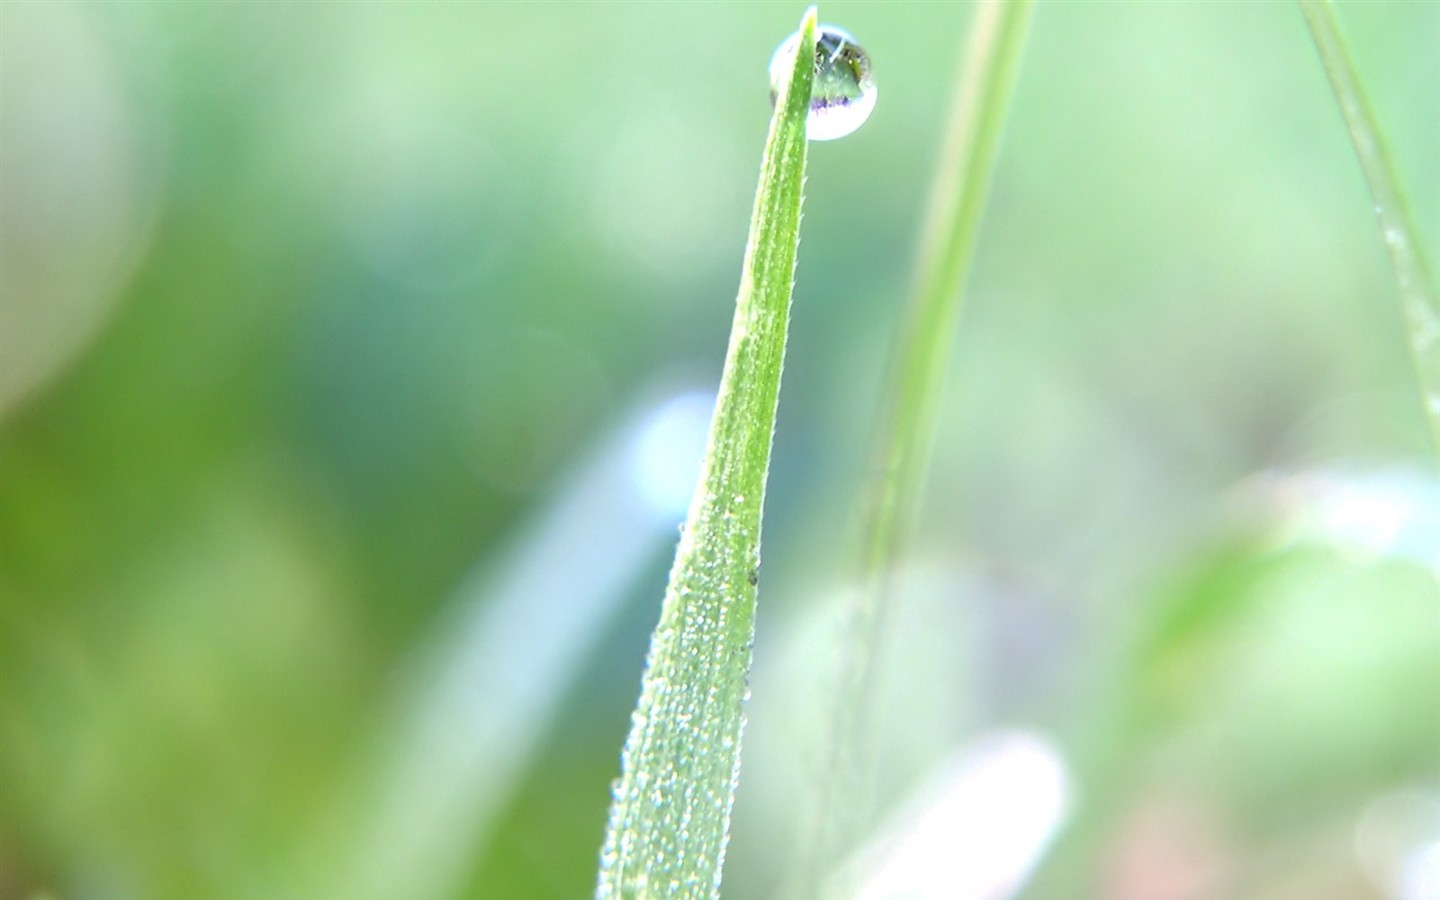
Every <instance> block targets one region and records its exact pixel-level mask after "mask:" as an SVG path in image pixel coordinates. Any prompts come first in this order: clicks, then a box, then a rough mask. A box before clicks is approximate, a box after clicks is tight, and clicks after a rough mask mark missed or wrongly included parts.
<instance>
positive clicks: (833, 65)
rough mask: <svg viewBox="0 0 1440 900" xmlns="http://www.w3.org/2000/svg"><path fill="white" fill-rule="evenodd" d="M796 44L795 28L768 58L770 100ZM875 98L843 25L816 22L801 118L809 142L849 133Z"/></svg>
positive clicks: (862, 58)
mask: <svg viewBox="0 0 1440 900" xmlns="http://www.w3.org/2000/svg"><path fill="white" fill-rule="evenodd" d="M799 43H800V34H799V32H796V33H795V34H792V35H790V37H788V38H786V39H785V42H784V43H782V44H781V45H780V46H779V48H778V49H776V51H775V55H774V56H773V57H771V59H770V102H771V103H772V104H773V103H775V101H776V99H778V95H779V93H780V84H781V82H782V81H784V79H785V76H786V74H787V73H788V72H789V71H790V65H791V62H792V61H793V60H794V59H795V48H796V46H797V45H798V44H799ZM875 97H876V89H875V81H874V79H872V78H871V77H870V57H869V55H867V54H866V53H865V50H864V49H863V48H862V47H861V46H860V45H859V44H857V43H855V39H854V38H853V37H851V36H850V33H849V32H847V31H845V30H844V29H843V28H836V27H835V26H834V25H821V26H820V28H819V30H818V31H816V33H815V87H814V90H813V91H812V92H811V95H810V115H809V116H808V117H807V118H806V120H805V130H806V136H807V137H809V139H810V140H812V141H833V140H835V139H836V138H842V137H844V136H845V135H847V134H850V133H851V132H853V131H854V130H855V129H857V128H859V127H860V126H861V125H864V124H865V120H866V119H868V118H870V113H871V111H872V110H874V109H875Z"/></svg>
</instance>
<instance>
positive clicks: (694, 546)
mask: <svg viewBox="0 0 1440 900" xmlns="http://www.w3.org/2000/svg"><path fill="white" fill-rule="evenodd" d="M815 28H816V13H815V8H814V7H811V8H810V9H809V10H808V11H807V12H806V13H805V16H804V19H803V20H802V21H801V25H800V31H801V39H800V43H799V46H800V47H802V48H805V47H814V46H815ZM813 81H814V54H813V53H807V52H804V51H803V50H802V52H799V53H797V54H796V58H795V65H794V68H793V69H792V71H791V73H790V77H789V78H788V79H787V82H786V84H785V85H783V86H782V87H781V89H780V91H779V92H778V99H777V102H776V104H775V114H774V116H773V117H772V119H771V121H770V132H769V136H768V137H767V139H766V142H765V154H764V158H763V160H762V162H761V169H760V184H759V187H758V189H757V193H756V197H755V209H754V214H753V217H752V219H751V223H750V240H749V243H748V245H747V247H746V250H745V262H744V266H743V269H742V272H741V278H740V291H739V295H738V297H737V299H736V308H735V319H734V323H733V325H732V326H731V333H730V347H729V350H728V352H727V354H726V358H725V369H724V373H723V375H722V376H721V381H720V391H719V396H718V397H717V399H716V404H715V414H714V418H713V420H712V421H711V425H710V443H709V448H708V450H707V452H706V458H705V463H704V469H703V471H702V473H701V476H700V482H699V484H698V485H697V486H696V490H695V496H694V498H693V500H692V501H691V504H690V513H689V517H688V518H687V520H686V523H685V531H684V534H683V535H682V537H681V540H680V546H679V548H678V549H677V551H676V554H675V564H674V567H673V568H672V569H671V572H670V583H669V587H668V588H667V589H666V592H665V600H664V604H663V606H662V608H661V612H660V623H659V625H658V626H656V629H655V633H654V636H653V637H652V638H651V644H650V654H649V659H648V661H647V663H646V670H645V677H644V682H643V685H642V688H641V695H640V702H639V705H638V706H637V707H636V709H635V713H634V716H633V718H632V721H631V727H630V734H629V737H628V738H627V740H626V742H625V751H624V759H623V764H622V773H621V776H620V780H619V781H618V782H617V783H616V786H615V790H614V799H613V802H612V804H611V807H610V821H609V827H608V829H607V832H606V837H605V846H604V849H603V850H602V853H601V860H600V873H599V877H598V881H597V885H596V895H597V896H599V897H632V896H656V897H660V896H663V897H714V896H718V895H719V889H720V875H721V868H722V866H723V864H724V858H725V844H726V840H727V837H728V832H729V824H730V811H731V808H732V807H733V805H734V796H735V785H736V780H737V778H738V775H739V761H740V736H741V731H742V728H743V725H744V712H743V708H742V707H743V704H744V701H745V697H746V693H747V689H746V678H747V674H748V671H749V668H750V657H751V642H752V639H753V636H754V632H755V599H756V592H757V587H756V586H757V583H758V578H759V574H758V567H759V564H760V515H761V509H762V506H763V501H764V495H765V479H766V474H767V471H768V469H769V465H770V447H771V442H772V439H773V436H774V431H775V411H776V406H777V402H778V399H779V391H780V371H781V366H782V363H783V361H784V354H785V334H786V328H787V326H788V324H789V317H790V298H791V289H792V287H793V285H794V276H795V256H796V250H797V246H798V242H799V233H800V206H801V194H802V189H803V185H804V178H805V153H806V133H805V128H806V116H807V114H808V112H809V107H810V93H811V90H812V86H813Z"/></svg>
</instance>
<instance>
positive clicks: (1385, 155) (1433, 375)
mask: <svg viewBox="0 0 1440 900" xmlns="http://www.w3.org/2000/svg"><path fill="white" fill-rule="evenodd" d="M1299 2H1300V10H1301V11H1302V12H1303V13H1304V14H1305V22H1306V24H1308V25H1309V26H1310V35H1311V37H1313V38H1314V39H1315V49H1316V50H1317V51H1319V54H1320V62H1321V63H1322V64H1323V65H1324V66H1325V74H1326V75H1327V76H1329V78H1330V87H1331V88H1332V89H1333V90H1334V91H1335V99H1336V100H1337V101H1339V103H1340V112H1341V114H1342V115H1343V116H1344V117H1345V125H1346V127H1347V128H1348V129H1349V131H1350V141H1351V143H1353V144H1354V145H1355V155H1356V156H1357V157H1359V159H1360V168H1361V170H1362V171H1363V172H1364V173H1365V183H1366V184H1368V185H1369V187H1370V196H1371V197H1372V198H1373V199H1374V201H1375V216H1376V218H1378V219H1379V220H1380V235H1381V237H1382V238H1383V239H1384V241H1385V249H1386V250H1387V251H1389V254H1390V265H1391V267H1392V268H1393V269H1394V270H1395V281H1396V283H1397V284H1398V285H1399V287H1400V304H1401V306H1402V307H1403V310H1404V315H1405V323H1406V330H1407V332H1408V334H1409V338H1410V354H1411V356H1412V357H1413V359H1414V362H1415V376H1416V381H1417V382H1418V384H1419V387H1420V395H1421V398H1422V399H1423V400H1424V403H1425V415H1426V418H1427V419H1428V420H1429V422H1430V436H1431V438H1432V440H1433V441H1434V446H1435V449H1436V451H1437V452H1440V298H1437V293H1436V288H1435V282H1434V281H1433V280H1431V276H1430V270H1429V267H1428V266H1427V265H1426V263H1425V257H1424V255H1423V254H1422V252H1421V249H1420V248H1421V244H1420V232H1419V229H1417V228H1416V227H1415V220H1414V219H1413V218H1412V217H1411V215H1410V208H1409V206H1408V205H1407V204H1406V203H1405V195H1404V193H1403V192H1402V191H1401V190H1400V181H1399V179H1398V178H1396V176H1395V166H1394V164H1392V163H1391V161H1390V154H1389V152H1388V151H1387V150H1386V149H1385V139H1384V136H1383V135H1382V134H1381V133H1380V126H1379V124H1378V123H1377V122H1376V121H1375V113H1374V111H1373V110H1371V108H1370V102H1369V100H1367V99H1366V97H1365V91H1364V90H1363V89H1362V88H1361V86H1360V79H1359V77H1358V76H1357V75H1356V72H1355V63H1354V62H1353V61H1352V60H1351V59H1350V51H1349V50H1348V49H1347V48H1346V46H1345V39H1344V37H1343V36H1341V34H1340V27H1339V24H1338V23H1337V22H1336V21H1335V10H1334V8H1333V6H1332V5H1331V4H1330V2H1329V0H1299Z"/></svg>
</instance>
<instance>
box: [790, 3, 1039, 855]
mask: <svg viewBox="0 0 1440 900" xmlns="http://www.w3.org/2000/svg"><path fill="white" fill-rule="evenodd" d="M1033 6H1034V3H1033V2H1032V0H987V2H984V3H982V4H980V6H979V8H978V10H977V12H976V17H975V20H974V23H973V25H972V26H971V30H970V35H969V39H968V41H967V43H966V46H965V48H964V55H963V57H962V59H963V66H964V68H963V69H962V71H961V73H960V79H959V83H958V91H957V93H956V96H955V101H954V107H953V108H952V111H951V115H950V126H949V132H948V135H947V137H946V144H945V148H944V150H943V152H942V155H941V158H940V161H939V169H938V172H937V177H936V182H935V186H934V188H933V189H932V190H931V197H932V198H933V199H932V203H933V205H932V207H931V209H930V211H929V218H928V223H927V226H926V230H925V239H924V240H925V244H924V246H923V248H922V256H921V258H920V265H919V270H918V271H919V279H918V282H917V285H916V290H915V292H914V294H913V296H912V299H911V303H910V306H909V308H908V310H907V314H906V315H907V318H906V323H905V327H904V331H903V332H902V334H901V336H900V341H899V343H898V345H897V352H896V355H895V358H894V366H893V369H892V373H891V379H890V385H889V389H888V391H887V393H886V396H885V403H886V408H885V410H884V413H883V419H882V431H881V432H880V440H881V444H880V446H879V448H878V452H877V454H876V456H875V467H874V470H873V471H874V474H873V476H872V478H871V481H870V483H869V484H868V485H867V495H866V498H865V507H864V509H863V511H862V514H861V515H862V518H861V534H860V541H861V544H860V554H859V557H858V561H859V566H860V570H859V572H858V575H857V577H856V581H855V585H856V586H855V590H854V591H853V592H852V594H851V597H850V605H849V608H848V609H847V619H848V624H847V637H846V638H845V640H846V646H845V648H844V656H843V660H844V662H843V664H842V665H843V667H844V668H843V670H842V671H841V673H840V677H839V681H840V683H839V685H838V687H837V690H836V691H835V700H836V703H837V709H836V713H835V718H834V722H833V724H832V726H831V728H832V731H833V734H832V737H831V752H832V754H833V758H832V761H831V773H832V774H831V776H830V779H829V783H828V784H827V785H826V786H825V787H824V788H823V790H824V792H825V796H824V798H823V799H822V806H821V809H820V812H819V816H818V821H817V823H816V825H815V830H816V832H817V835H816V836H815V840H816V842H817V846H816V848H815V849H814V850H813V851H811V853H810V855H811V856H812V860H811V862H810V863H809V867H810V868H811V870H812V871H811V877H814V876H816V875H818V874H819V873H820V872H821V871H823V870H825V869H827V868H829V867H830V866H832V865H833V864H834V863H836V862H837V861H838V856H839V855H840V854H843V853H844V852H846V850H847V848H848V846H849V845H850V844H851V843H852V842H853V840H854V838H855V835H854V834H853V833H852V832H853V831H854V829H855V828H856V827H858V825H859V822H860V820H861V819H863V817H864V816H865V815H866V813H867V806H868V803H867V802H866V801H865V800H864V797H865V794H866V789H865V784H866V783H867V782H868V780H869V779H868V772H869V768H870V765H871V764H870V762H869V760H868V759H867V751H866V749H865V748H864V747H863V746H862V745H863V740H862V738H861V737H860V734H861V732H862V731H863V730H864V728H863V719H864V717H865V716H866V715H867V712H866V708H867V706H868V705H869V703H868V701H867V699H866V697H867V691H868V688H869V686H870V684H871V682H872V680H873V679H872V678H871V677H870V672H871V668H872V666H871V655H872V651H873V650H874V649H875V648H876V647H877V646H878V645H879V643H880V640H881V632H882V631H883V629H882V627H881V624H880V615H881V611H882V609H883V606H884V595H885V594H886V591H887V589H888V580H889V575H890V572H891V570H892V569H893V567H894V563H895V559H896V555H897V552H898V550H899V547H900V546H901V544H902V543H903V541H904V539H905V537H906V530H907V529H908V528H909V527H910V525H911V522H912V520H913V518H914V512H915V506H916V500H917V498H918V497H919V494H920V488H921V483H922V479H923V475H924V472H925V468H926V464H927V462H928V458H929V453H930V446H931V443H932V441H933V437H934V432H935V422H936V415H937V412H938V400H939V394H940V383H941V381H942V379H943V376H944V373H945V366H946V362H947V359H948V356H949V351H950V347H951V345H952V343H953V339H954V335H955V327H956V323H957V321H958V319H959V315H960V306H961V300H962V293H961V288H962V287H963V286H964V283H965V277H966V275H967V274H968V272H969V270H970V263H971V257H972V254H973V251H974V247H975V236H976V232H977V231H978V229H979V225H980V218H981V215H982V213H983V212H984V208H985V197H986V194H987V191H988V188H989V183H990V175H991V172H992V170H993V169H994V162H995V155H996V151H997V148H998V146H999V143H1000V134H1001V131H1002V127H1003V124H1004V118H1005V111H1006V109H1007V107H1008V106H1009V102H1010V95H1011V89H1012V87H1013V85H1014V82H1015V73H1016V71H1017V69H1018V67H1019V61H1020V55H1021V50H1022V48H1023V47H1024V43H1025V33H1026V31H1027V28H1028V25H1029V21H1030V16H1031V11H1032V9H1033Z"/></svg>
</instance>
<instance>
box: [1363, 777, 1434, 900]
mask: <svg viewBox="0 0 1440 900" xmlns="http://www.w3.org/2000/svg"><path fill="white" fill-rule="evenodd" d="M1355 858H1356V860H1357V861H1358V862H1359V863H1360V868H1361V870H1362V871H1364V872H1365V875H1366V877H1368V878H1369V879H1370V882H1371V884H1373V885H1374V886H1375V887H1376V889H1377V890H1379V891H1380V892H1381V893H1382V894H1383V895H1384V896H1386V897H1389V898H1391V900H1440V793H1436V792H1435V791H1434V790H1426V789H1423V788H1409V789H1403V790H1398V791H1393V792H1391V793H1388V794H1385V795H1383V796H1381V797H1378V798H1376V799H1375V800H1373V801H1371V803H1370V804H1369V805H1368V806H1367V807H1366V808H1365V811H1364V812H1363V813H1362V814H1361V816H1360V820H1359V822H1358V823H1357V824H1356V826H1355Z"/></svg>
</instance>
